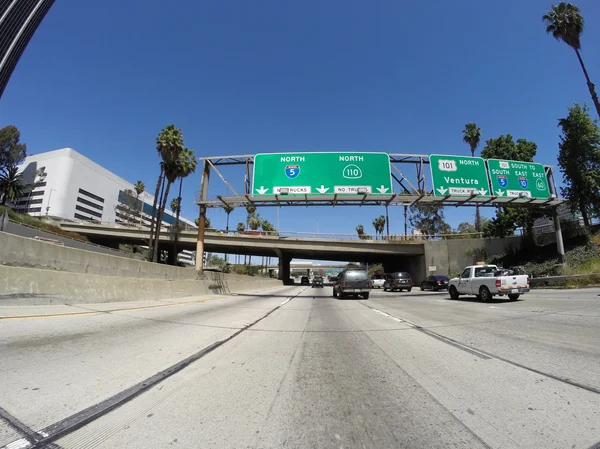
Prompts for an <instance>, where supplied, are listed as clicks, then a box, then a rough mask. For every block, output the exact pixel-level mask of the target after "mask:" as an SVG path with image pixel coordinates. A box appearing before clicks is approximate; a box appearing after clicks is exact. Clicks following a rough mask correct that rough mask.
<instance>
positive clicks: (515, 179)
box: [196, 152, 564, 270]
mask: <svg viewBox="0 0 600 449" xmlns="http://www.w3.org/2000/svg"><path fill="white" fill-rule="evenodd" d="M200 160H201V161H202V162H203V171H202V181H201V186H200V194H199V196H198V198H197V200H196V203H197V204H198V205H199V206H200V226H199V230H198V251H199V252H201V251H203V247H204V246H203V239H204V224H205V221H204V218H205V216H206V209H207V208H221V207H244V206H246V205H248V204H251V205H253V206H255V207H281V206H305V207H308V206H386V207H387V206H404V207H407V206H412V205H415V204H437V205H444V206H456V207H459V206H479V207H499V206H511V207H513V206H518V207H543V208H553V210H554V212H556V206H558V205H559V204H561V203H562V202H564V200H563V199H561V198H558V197H557V195H556V186H555V184H554V177H553V173H552V167H551V166H544V165H542V164H536V163H530V162H519V161H501V160H495V159H489V160H485V159H482V158H480V157H470V156H454V155H439V154H438V155H431V156H428V155H423V154H387V153H371V152H329V153H324V152H320V153H318V152H315V153H309V152H302V153H260V154H257V155H241V156H216V157H207V158H201V159H200ZM231 165H244V166H245V172H246V174H245V179H244V184H243V190H242V191H241V192H237V191H236V190H235V188H234V187H233V186H232V185H231V183H229V182H228V181H227V179H225V177H224V176H223V174H222V173H221V172H220V171H219V168H220V167H223V166H231ZM427 165H429V166H430V170H431V183H432V184H433V185H432V186H431V187H429V186H428V185H427V184H428V183H427V177H426V175H425V167H426V166H427ZM400 167H401V168H400ZM213 171H214V172H215V173H216V174H217V175H218V176H219V178H221V180H222V181H223V182H224V183H225V184H226V185H227V187H228V189H229V191H230V192H231V196H216V197H212V198H211V197H210V196H209V193H208V185H209V180H210V174H211V172H213ZM407 175H408V176H407ZM394 181H395V183H394ZM238 189H239V188H238ZM240 190H241V189H240ZM554 221H555V226H556V227H557V245H558V246H559V248H560V247H562V245H561V244H560V243H559V242H558V238H559V233H560V222H559V221H558V220H556V219H555V220H554ZM560 238H561V239H562V236H561V237H560ZM559 255H561V258H562V257H563V256H564V250H560V249H559ZM196 260H197V261H200V265H199V266H198V269H199V270H201V269H202V266H201V263H202V258H201V257H198V258H197V259H196Z"/></svg>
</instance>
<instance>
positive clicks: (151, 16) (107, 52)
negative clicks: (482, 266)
mask: <svg viewBox="0 0 600 449" xmlns="http://www.w3.org/2000/svg"><path fill="white" fill-rule="evenodd" d="M550 4H551V2H550V1H548V0H543V1H542V0H527V1H524V0H505V1H502V2H500V1H494V2H490V1H481V0H463V1H452V2H450V1H446V0H436V1H427V2H392V1H378V2H366V1H356V0H328V1H325V2H323V1H317V0H303V1H296V2H289V1H281V0H266V1H265V0H256V1H253V2H248V1H242V0H233V1H228V2H196V1H191V0H176V1H172V2H165V1H164V0H161V1H159V0H143V1H142V0H118V1H117V0H105V1H102V2H89V1H85V2H82V1H79V0H61V1H58V2H56V4H55V5H54V7H53V8H52V9H51V11H50V13H49V14H48V16H47V17H46V19H45V21H44V23H43V24H42V26H41V27H40V28H39V30H38V32H37V34H36V35H35V36H34V38H33V39H32V41H31V43H30V45H29V47H28V48H27V50H26V52H25V54H24V55H23V57H22V59H21V61H20V63H19V65H18V66H17V69H16V70H15V72H14V74H13V77H12V79H11V81H10V83H9V85H8V88H7V89H6V91H5V93H4V96H3V98H2V99H1V100H0V125H1V126H4V125H6V124H14V125H16V126H18V127H19V129H20V130H21V133H22V138H23V140H24V141H25V142H27V144H28V149H29V152H30V153H40V152H43V151H48V150H52V149H57V148H62V147H72V148H74V149H76V150H77V151H79V152H81V153H83V154H84V155H86V156H88V157H89V158H91V159H92V160H94V161H96V162H97V163H99V164H101V165H103V166H105V167H107V168H108V169H110V170H112V171H113V172H115V173H116V174H118V175H120V176H122V177H124V178H125V179H128V180H129V181H131V182H135V181H136V180H138V179H141V180H143V181H144V182H145V184H146V186H147V188H148V190H149V191H150V192H153V191H154V185H155V183H156V177H157V175H158V156H157V153H156V150H155V143H154V139H155V137H156V135H157V133H158V132H159V131H160V129H161V128H163V127H164V126H165V125H167V124H169V123H174V124H176V125H177V126H178V127H180V128H182V129H183V131H184V133H185V139H186V143H187V145H188V146H189V147H190V148H192V149H194V150H195V151H196V153H197V154H198V155H199V156H214V155H225V154H227V155H233V154H251V153H257V152H282V151H324V150H338V151H343V150H368V151H385V152H390V153H393V152H398V153H425V154H429V153H450V154H452V153H454V154H456V153H458V154H467V153H468V151H469V150H468V147H467V145H466V144H464V143H463V142H462V135H461V131H462V129H463V127H464V124H465V123H466V122H470V121H474V122H476V123H477V124H478V125H479V126H480V127H481V128H482V131H483V138H484V139H487V138H490V137H497V136H498V135H500V134H505V133H511V134H513V136H515V137H524V138H527V139H529V140H532V141H534V142H536V143H537V144H538V156H537V161H538V162H543V163H550V164H555V163H556V153H557V142H558V135H559V130H558V129H557V119H558V118H559V117H563V116H565V115H566V113H567V106H569V105H571V104H572V103H573V102H587V103H588V104H591V100H590V98H589V94H588V91H587V88H586V85H585V82H584V78H583V74H582V73H581V69H580V67H579V65H578V63H577V60H576V57H575V54H574V52H573V51H572V50H571V49H570V48H568V47H567V46H566V45H565V44H563V43H560V42H557V41H555V40H554V39H553V38H552V37H551V36H548V35H546V33H545V30H544V24H543V23H542V21H541V16H542V14H543V13H544V12H546V10H547V9H548V8H549V6H550ZM576 4H577V5H578V6H579V7H580V8H581V9H582V12H583V14H584V17H585V19H586V31H585V34H584V36H583V38H582V54H583V58H584V60H585V62H586V63H587V67H588V70H589V73H590V75H591V77H592V79H593V80H595V81H596V83H597V84H598V86H599V90H600V56H598V47H597V43H598V42H600V4H599V3H598V1H597V0H578V1H576ZM594 43H596V45H594ZM231 176H232V178H234V179H235V181H236V186H241V183H242V178H241V177H240V176H237V177H236V176H233V172H232V174H231ZM215 178H216V177H215ZM559 178H560V177H559ZM217 181H218V179H215V180H214V182H213V183H211V196H212V195H215V194H217V193H225V191H226V188H225V186H224V185H222V183H221V184H219V183H217ZM199 182H200V176H199V174H196V175H193V176H191V177H190V178H188V179H187V180H186V182H185V184H184V206H183V213H184V215H185V216H187V217H189V218H193V217H195V216H197V207H196V206H194V204H193V199H194V195H195V193H196V192H197V191H198V189H199ZM240 189H241V188H240ZM381 209H382V208H381ZM259 213H260V214H261V215H262V216H263V217H265V218H268V219H270V220H271V221H272V222H273V223H275V221H276V213H275V210H274V209H265V210H259ZM381 213H383V210H379V208H377V209H375V208H362V209H358V208H356V209H355V208H341V207H340V208H335V209H332V208H315V209H305V208H287V209H282V210H281V212H280V229H281V230H282V231H306V232H314V231H315V230H316V226H317V225H316V222H317V217H318V221H319V230H320V232H337V233H348V234H354V233H355V230H354V228H355V226H356V225H357V224H358V223H362V224H363V225H365V228H366V229H367V230H368V231H370V232H372V226H371V221H372V220H373V218H374V217H375V216H377V215H380V214H381ZM473 215H474V211H473V210H471V209H456V208H452V209H447V218H448V221H449V222H450V224H452V225H453V226H455V225H456V224H458V222H460V221H464V220H466V219H468V220H473ZM209 216H210V217H211V219H212V221H213V225H214V226H215V227H224V222H225V214H224V213H223V212H222V211H212V212H210V215H209ZM243 218H244V212H243V211H242V210H236V211H235V212H234V213H233V214H232V216H231V222H232V226H233V227H235V224H236V223H237V222H238V221H242V220H243ZM390 223H391V232H392V233H401V232H402V228H403V220H402V211H401V209H400V208H398V209H393V208H392V209H391V210H390Z"/></svg>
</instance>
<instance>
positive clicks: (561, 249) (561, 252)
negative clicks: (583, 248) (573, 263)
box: [552, 207, 567, 265]
mask: <svg viewBox="0 0 600 449" xmlns="http://www.w3.org/2000/svg"><path fill="white" fill-rule="evenodd" d="M552 218H553V219H554V232H555V233H556V252H557V253H558V263H559V264H561V265H563V264H564V263H565V262H566V261H567V259H566V257H565V246H564V244H563V236H562V230H561V228H560V218H559V216H558V207H555V208H554V209H553V210H552Z"/></svg>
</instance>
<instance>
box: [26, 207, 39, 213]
mask: <svg viewBox="0 0 600 449" xmlns="http://www.w3.org/2000/svg"><path fill="white" fill-rule="evenodd" d="M41 211H42V208H41V207H30V208H29V209H27V212H41Z"/></svg>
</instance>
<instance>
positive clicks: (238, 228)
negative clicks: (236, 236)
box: [236, 221, 246, 234]
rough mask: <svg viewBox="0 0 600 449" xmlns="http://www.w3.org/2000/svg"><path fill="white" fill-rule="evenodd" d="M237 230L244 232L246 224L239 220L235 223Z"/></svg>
mask: <svg viewBox="0 0 600 449" xmlns="http://www.w3.org/2000/svg"><path fill="white" fill-rule="evenodd" d="M236 230H237V232H239V233H240V234H241V233H242V232H244V231H245V230H246V226H245V225H244V223H242V222H241V221H240V222H239V223H238V224H237V228H236Z"/></svg>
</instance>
